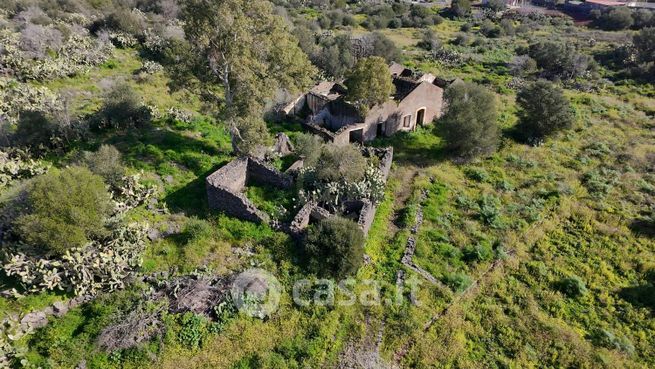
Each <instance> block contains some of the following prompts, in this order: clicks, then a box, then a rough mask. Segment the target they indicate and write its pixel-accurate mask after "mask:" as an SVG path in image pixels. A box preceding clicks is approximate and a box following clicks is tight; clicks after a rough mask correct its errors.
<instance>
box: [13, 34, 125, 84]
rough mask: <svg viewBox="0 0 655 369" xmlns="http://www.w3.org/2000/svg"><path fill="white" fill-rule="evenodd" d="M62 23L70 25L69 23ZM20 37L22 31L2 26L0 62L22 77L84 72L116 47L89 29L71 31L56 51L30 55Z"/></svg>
mask: <svg viewBox="0 0 655 369" xmlns="http://www.w3.org/2000/svg"><path fill="white" fill-rule="evenodd" d="M61 26H62V27H67V25H66V24H61ZM53 29H54V28H53ZM78 29H81V28H79V27H77V28H76V30H78ZM81 30H83V29H81ZM20 40H21V35H20V33H18V32H14V31H13V30H11V29H3V30H0V44H2V45H3V54H2V59H0V64H1V66H2V68H3V69H6V70H8V71H11V74H12V75H13V76H14V77H15V78H16V79H18V80H20V81H27V80H36V81H44V80H48V79H53V78H60V77H68V76H73V75H76V74H79V73H84V72H86V71H88V70H89V69H90V68H91V67H92V66H95V65H98V64H101V63H104V62H105V61H106V60H107V59H108V58H109V56H110V55H111V53H112V50H113V46H112V44H111V43H109V42H104V41H102V40H101V39H97V38H93V37H91V36H90V35H89V34H88V32H87V31H86V30H84V31H83V32H82V31H80V32H79V33H73V34H71V35H70V37H69V38H68V39H67V40H66V41H65V42H64V43H63V44H62V45H61V47H60V48H58V49H57V50H56V52H52V53H48V54H47V55H46V56H45V57H42V58H32V57H30V56H29V55H27V54H26V53H25V52H24V51H23V50H21V48H20Z"/></svg>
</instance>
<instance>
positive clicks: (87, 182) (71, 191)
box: [15, 167, 112, 254]
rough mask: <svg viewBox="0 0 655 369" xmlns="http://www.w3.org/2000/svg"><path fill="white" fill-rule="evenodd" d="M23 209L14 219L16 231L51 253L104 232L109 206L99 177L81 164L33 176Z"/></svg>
mask: <svg viewBox="0 0 655 369" xmlns="http://www.w3.org/2000/svg"><path fill="white" fill-rule="evenodd" d="M27 209H28V210H27V212H26V213H25V214H23V215H21V216H20V217H19V218H18V219H17V220H16V222H15V224H16V231H17V233H18V235H19V236H20V237H21V239H22V240H24V241H25V242H27V243H29V244H32V245H34V246H39V247H42V248H44V249H45V251H47V252H48V253H53V254H63V253H64V252H66V251H67V250H70V249H72V248H75V247H82V246H84V245H85V244H87V243H88V242H89V240H90V239H91V238H95V237H98V236H103V235H106V234H107V230H106V228H105V222H106V220H107V217H108V216H109V215H110V213H111V210H112V208H111V204H110V197H109V193H108V192H107V189H106V187H105V184H104V183H103V181H102V178H101V177H99V176H97V175H95V174H93V173H91V172H90V171H89V170H88V169H86V168H82V167H71V168H67V169H63V170H61V171H52V172H50V173H48V174H45V175H43V176H41V177H38V178H36V179H35V180H34V182H33V183H32V184H31V185H30V186H29V188H28V190H27Z"/></svg>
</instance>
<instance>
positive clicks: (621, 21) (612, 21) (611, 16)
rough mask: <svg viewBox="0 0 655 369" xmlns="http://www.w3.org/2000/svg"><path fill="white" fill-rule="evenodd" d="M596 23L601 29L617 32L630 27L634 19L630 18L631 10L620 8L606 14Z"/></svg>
mask: <svg viewBox="0 0 655 369" xmlns="http://www.w3.org/2000/svg"><path fill="white" fill-rule="evenodd" d="M598 22H599V23H600V27H601V28H603V29H606V30H613V31H617V30H621V29H628V28H630V27H632V25H633V24H634V19H633V18H632V10H630V9H629V8H623V7H622V8H615V9H612V10H610V11H608V12H606V13H605V14H603V15H602V16H601V17H600V19H598Z"/></svg>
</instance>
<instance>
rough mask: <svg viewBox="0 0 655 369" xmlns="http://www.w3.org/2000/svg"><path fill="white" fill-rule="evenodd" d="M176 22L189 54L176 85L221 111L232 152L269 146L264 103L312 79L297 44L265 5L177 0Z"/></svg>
mask: <svg viewBox="0 0 655 369" xmlns="http://www.w3.org/2000/svg"><path fill="white" fill-rule="evenodd" d="M180 18H181V20H182V21H183V24H184V31H185V34H186V37H187V39H188V41H189V45H190V49H189V53H188V54H185V55H184V56H183V57H184V58H186V60H184V61H185V63H184V65H183V68H174V69H175V72H176V73H175V76H176V80H177V82H178V84H179V85H180V86H184V87H192V88H196V89H197V90H199V91H201V92H202V95H201V96H203V98H204V99H205V100H206V101H207V102H209V103H213V104H217V105H218V106H220V107H221V113H223V115H224V117H225V118H226V119H227V121H228V123H229V124H230V130H231V132H232V139H233V146H234V148H235V149H236V150H237V151H240V152H243V151H247V150H244V149H243V146H246V147H247V149H248V150H249V149H251V148H252V147H256V146H257V145H258V144H262V143H266V142H267V141H269V139H270V137H269V135H268V134H266V133H267V131H266V127H265V125H264V123H263V121H262V120H261V117H262V115H263V112H264V108H265V106H266V104H267V103H268V102H270V101H271V99H272V98H273V96H274V95H275V93H276V92H277V91H279V90H280V89H284V90H287V91H288V92H290V93H296V92H298V91H300V90H302V89H304V88H306V87H308V86H309V85H310V84H311V82H312V77H313V76H314V74H315V68H314V67H313V66H312V65H311V63H310V62H309V60H308V58H307V55H306V54H305V53H303V51H302V50H301V49H300V47H299V46H298V40H297V39H295V38H294V37H293V36H292V35H291V33H290V32H289V31H288V30H287V28H286V26H285V23H284V21H283V20H282V18H281V17H279V16H277V15H275V14H274V12H273V7H272V5H271V3H270V2H268V1H265V0H183V1H182V3H181V16H180ZM178 87H179V86H178ZM237 117H240V118H241V119H236V118H237ZM243 129H245V130H247V131H249V133H256V134H245V133H243V132H241V131H242V130H243ZM244 142H245V144H244Z"/></svg>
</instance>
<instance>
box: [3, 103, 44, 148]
mask: <svg viewBox="0 0 655 369" xmlns="http://www.w3.org/2000/svg"><path fill="white" fill-rule="evenodd" d="M54 130H55V126H54V123H52V121H51V120H50V118H49V117H48V116H46V114H45V113H43V112H40V111H23V112H21V115H20V118H19V119H18V124H17V125H16V132H15V133H14V135H13V137H12V138H13V140H12V143H13V145H15V146H22V147H28V148H31V149H38V148H40V147H45V146H50V139H51V138H52V137H53V134H54Z"/></svg>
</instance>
